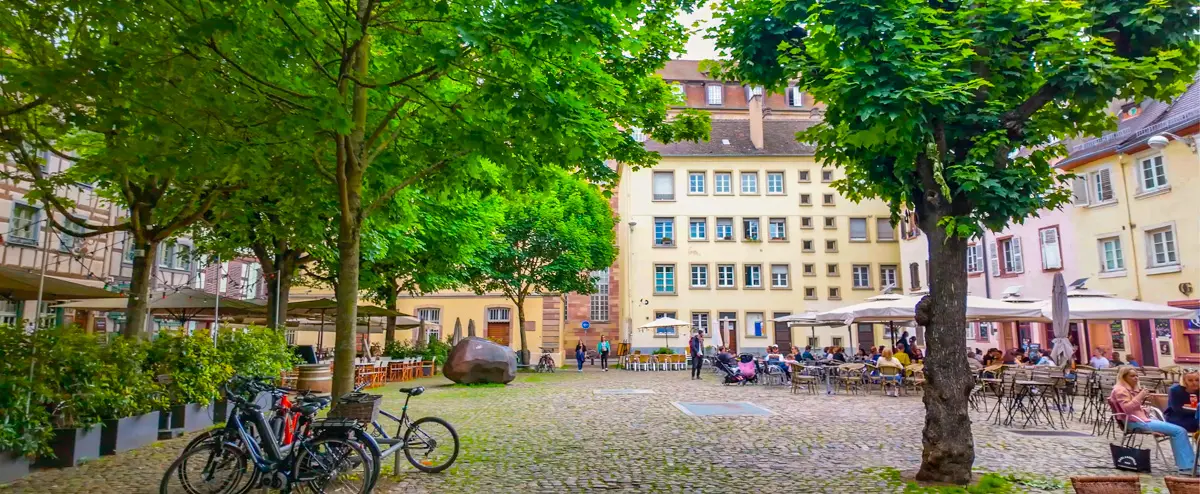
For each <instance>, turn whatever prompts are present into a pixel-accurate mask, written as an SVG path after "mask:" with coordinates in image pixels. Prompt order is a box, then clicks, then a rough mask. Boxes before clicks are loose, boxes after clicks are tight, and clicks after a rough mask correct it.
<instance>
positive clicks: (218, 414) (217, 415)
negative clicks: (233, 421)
mask: <svg viewBox="0 0 1200 494" xmlns="http://www.w3.org/2000/svg"><path fill="white" fill-rule="evenodd" d="M231 413H233V403H230V402H229V400H216V401H214V402H213V404H212V416H213V422H228V421H229V414H231Z"/></svg>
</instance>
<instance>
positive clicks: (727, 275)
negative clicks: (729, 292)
mask: <svg viewBox="0 0 1200 494" xmlns="http://www.w3.org/2000/svg"><path fill="white" fill-rule="evenodd" d="M734 286H737V280H736V279H734V272H733V265H732V264H718V265H717V288H733V287H734Z"/></svg>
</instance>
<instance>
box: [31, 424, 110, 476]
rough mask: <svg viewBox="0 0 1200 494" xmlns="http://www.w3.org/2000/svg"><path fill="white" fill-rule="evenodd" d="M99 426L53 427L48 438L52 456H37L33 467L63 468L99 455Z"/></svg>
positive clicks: (77, 464)
mask: <svg viewBox="0 0 1200 494" xmlns="http://www.w3.org/2000/svg"><path fill="white" fill-rule="evenodd" d="M100 434H101V433H100V426H98V425H93V426H91V427H86V428H80V429H54V435H53V436H52V437H51V438H50V449H52V450H54V458H50V457H48V456H46V457H38V459H37V461H35V462H34V463H33V466H35V467H42V468H65V467H74V466H79V464H80V463H83V462H85V461H88V460H94V459H96V458H99V457H100Z"/></svg>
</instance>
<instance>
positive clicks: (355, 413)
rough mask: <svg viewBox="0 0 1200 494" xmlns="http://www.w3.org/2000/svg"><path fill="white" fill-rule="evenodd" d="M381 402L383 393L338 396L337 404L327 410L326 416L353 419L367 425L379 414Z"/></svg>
mask: <svg viewBox="0 0 1200 494" xmlns="http://www.w3.org/2000/svg"><path fill="white" fill-rule="evenodd" d="M382 404H383V395H369V394H366V393H350V394H348V395H345V396H342V397H341V398H338V401H337V405H334V407H333V410H330V411H329V415H328V417H329V418H331V419H349V420H354V421H356V422H358V423H360V424H362V425H363V426H369V425H371V422H374V421H375V419H376V418H377V417H378V416H379V406H380V405H382Z"/></svg>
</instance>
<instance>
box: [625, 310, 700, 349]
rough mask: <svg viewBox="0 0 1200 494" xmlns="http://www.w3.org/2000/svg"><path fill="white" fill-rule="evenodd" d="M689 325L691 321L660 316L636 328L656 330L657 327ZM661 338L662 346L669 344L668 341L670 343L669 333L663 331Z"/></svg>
mask: <svg viewBox="0 0 1200 494" xmlns="http://www.w3.org/2000/svg"><path fill="white" fill-rule="evenodd" d="M691 325H692V324H691V323H688V322H684V321H680V320H679V319H675V318H674V317H660V318H658V319H655V320H653V321H650V322H648V323H646V324H643V325H641V326H640V327H638V329H653V330H655V331H657V330H658V328H679V327H683V326H691ZM663 338H664V339H665V342H664V343H663V346H669V345H668V343H670V341H671V335H670V334H669V333H663Z"/></svg>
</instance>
